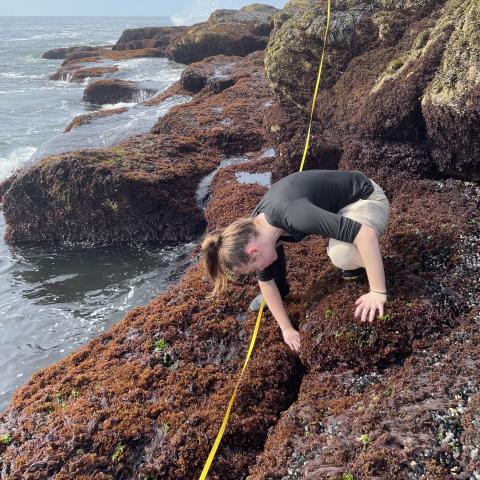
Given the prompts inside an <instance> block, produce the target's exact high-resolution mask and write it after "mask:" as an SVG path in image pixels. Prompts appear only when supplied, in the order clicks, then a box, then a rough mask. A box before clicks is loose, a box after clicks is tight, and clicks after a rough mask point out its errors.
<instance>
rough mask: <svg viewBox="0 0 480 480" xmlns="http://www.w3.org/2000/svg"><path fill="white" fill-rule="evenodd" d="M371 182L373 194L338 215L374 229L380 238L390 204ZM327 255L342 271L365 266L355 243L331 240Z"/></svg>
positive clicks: (386, 221) (340, 211)
mask: <svg viewBox="0 0 480 480" xmlns="http://www.w3.org/2000/svg"><path fill="white" fill-rule="evenodd" d="M370 180H371V182H372V184H373V188H374V190H373V192H372V194H371V195H370V196H369V197H368V198H366V199H365V200H362V199H360V200H357V201H356V202H353V203H350V204H349V205H346V206H345V207H343V208H342V209H341V210H339V211H338V212H337V213H338V214H339V215H343V216H344V217H348V218H351V219H352V220H355V221H357V222H359V223H361V224H366V225H368V226H370V227H372V228H373V229H375V231H376V232H377V235H378V237H380V236H381V235H382V234H383V232H384V231H385V228H386V227H387V223H388V218H389V216H390V203H389V201H388V199H387V197H386V195H385V193H384V191H383V190H382V189H381V188H380V187H379V186H378V185H377V184H376V183H375V182H374V181H373V180H372V179H370ZM327 255H328V256H329V257H330V259H331V260H332V263H333V264H334V265H335V266H337V267H338V268H341V269H342V270H354V269H356V268H358V267H364V266H365V265H364V264H363V260H362V257H361V256H360V252H359V251H358V248H357V246H356V245H355V244H354V243H348V242H342V241H340V240H335V239H334V238H331V239H330V241H329V242H328V247H327Z"/></svg>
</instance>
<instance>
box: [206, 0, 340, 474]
mask: <svg viewBox="0 0 480 480" xmlns="http://www.w3.org/2000/svg"><path fill="white" fill-rule="evenodd" d="M330 1H331V0H328V5H327V26H326V28H325V33H324V35H323V48H322V57H321V59H320V67H319V69H318V76H317V83H316V84H315V93H314V95H313V101H312V109H311V112H310V122H309V125H308V133H307V140H306V142H305V148H304V150H303V157H302V163H301V165H300V169H299V171H300V172H301V171H302V170H303V164H304V163H305V158H306V156H307V152H308V146H309V142H310V132H311V130H312V121H313V112H314V110H315V103H316V100H317V93H318V86H319V85H320V77H321V75H322V68H323V57H324V55H325V47H326V44H327V34H328V27H329V25H330ZM264 306H265V300H264V299H262V303H261V305H260V309H259V310H258V315H257V321H256V323H255V328H254V329H253V334H252V339H251V340H250V347H249V348H248V353H247V357H246V358H245V362H244V364H243V367H242V371H241V372H240V375H239V377H238V380H237V384H236V385H235V389H234V391H233V394H232V397H231V398H230V401H229V402H228V407H227V411H226V412H225V415H224V417H223V422H222V425H221V426H220V430H219V431H218V434H217V438H216V439H215V443H214V444H213V447H212V449H211V450H210V454H209V455H208V458H207V461H206V462H205V466H204V467H203V470H202V473H201V475H200V477H199V480H205V478H206V477H207V473H208V471H209V470H210V466H211V464H212V461H213V458H214V457H215V453H216V452H217V449H218V446H219V445H220V441H221V440H222V437H223V433H224V432H225V428H226V426H227V423H228V417H229V416H230V410H231V409H232V405H233V401H234V400H235V396H236V394H237V389H238V386H239V385H240V380H241V379H242V376H243V372H244V371H245V369H246V368H247V365H248V361H249V360H250V355H251V354H252V351H253V347H254V345H255V340H256V338H257V333H258V329H259V327H260V320H261V318H262V314H263V307H264Z"/></svg>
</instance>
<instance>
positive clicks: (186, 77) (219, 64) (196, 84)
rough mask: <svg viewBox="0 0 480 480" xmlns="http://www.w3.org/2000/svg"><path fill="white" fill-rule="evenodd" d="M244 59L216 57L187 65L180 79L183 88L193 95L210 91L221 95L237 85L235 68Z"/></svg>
mask: <svg viewBox="0 0 480 480" xmlns="http://www.w3.org/2000/svg"><path fill="white" fill-rule="evenodd" d="M241 60H242V57H227V56H225V55H215V56H214V57H208V58H206V59H205V60H202V61H200V62H195V63H192V64H190V65H187V66H186V67H185V69H184V70H183V72H182V75H181V77H180V84H181V85H182V87H183V88H184V89H185V90H187V91H189V92H192V93H198V92H200V91H201V90H203V89H208V90H210V91H212V92H213V93H220V92H221V91H222V90H225V89H226V88H228V87H231V86H232V85H234V84H235V82H236V78H235V77H234V72H235V71H236V68H235V66H236V65H237V64H238V63H239V62H241Z"/></svg>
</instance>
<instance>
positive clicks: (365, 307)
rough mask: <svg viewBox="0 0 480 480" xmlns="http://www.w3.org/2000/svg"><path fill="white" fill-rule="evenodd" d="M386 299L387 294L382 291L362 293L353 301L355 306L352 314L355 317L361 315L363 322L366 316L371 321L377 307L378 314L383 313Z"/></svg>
mask: <svg viewBox="0 0 480 480" xmlns="http://www.w3.org/2000/svg"><path fill="white" fill-rule="evenodd" d="M386 301H387V296H386V295H385V294H383V293H376V292H368V293H366V294H365V295H362V296H361V297H360V298H359V299H358V300H357V301H356V302H355V305H356V306H357V309H356V310H355V314H354V316H355V318H357V317H358V316H360V315H361V321H362V322H365V321H366V320H367V316H368V321H369V322H370V323H372V322H373V319H374V317H375V312H376V311H377V309H378V312H379V314H380V316H382V315H383V306H384V305H385V302H386Z"/></svg>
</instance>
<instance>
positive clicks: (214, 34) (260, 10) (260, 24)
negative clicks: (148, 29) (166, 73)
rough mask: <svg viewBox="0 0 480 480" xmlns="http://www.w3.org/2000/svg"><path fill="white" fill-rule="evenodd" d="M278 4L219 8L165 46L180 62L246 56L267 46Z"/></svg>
mask: <svg viewBox="0 0 480 480" xmlns="http://www.w3.org/2000/svg"><path fill="white" fill-rule="evenodd" d="M276 11H277V9H276V8H274V7H270V6H267V5H260V4H255V5H254V6H252V5H250V6H246V7H243V8H241V9H240V10H216V11H215V12H213V13H212V14H211V15H210V17H209V19H208V20H207V21H206V22H203V23H198V24H195V25H193V26H192V27H190V28H189V29H188V30H186V31H185V32H183V33H182V34H181V35H180V36H179V37H177V38H176V39H175V40H174V41H172V42H171V43H170V44H169V45H168V47H167V48H166V55H167V57H168V58H170V59H171V60H174V61H176V62H179V63H186V64H189V63H193V62H198V61H200V60H203V59H204V58H206V57H211V56H213V55H220V54H223V55H237V56H242V57H243V56H245V55H247V54H249V53H251V52H253V51H255V50H262V49H264V48H265V46H266V44H267V41H268V36H269V34H270V30H271V28H272V16H273V14H274V13H275V12H276Z"/></svg>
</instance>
